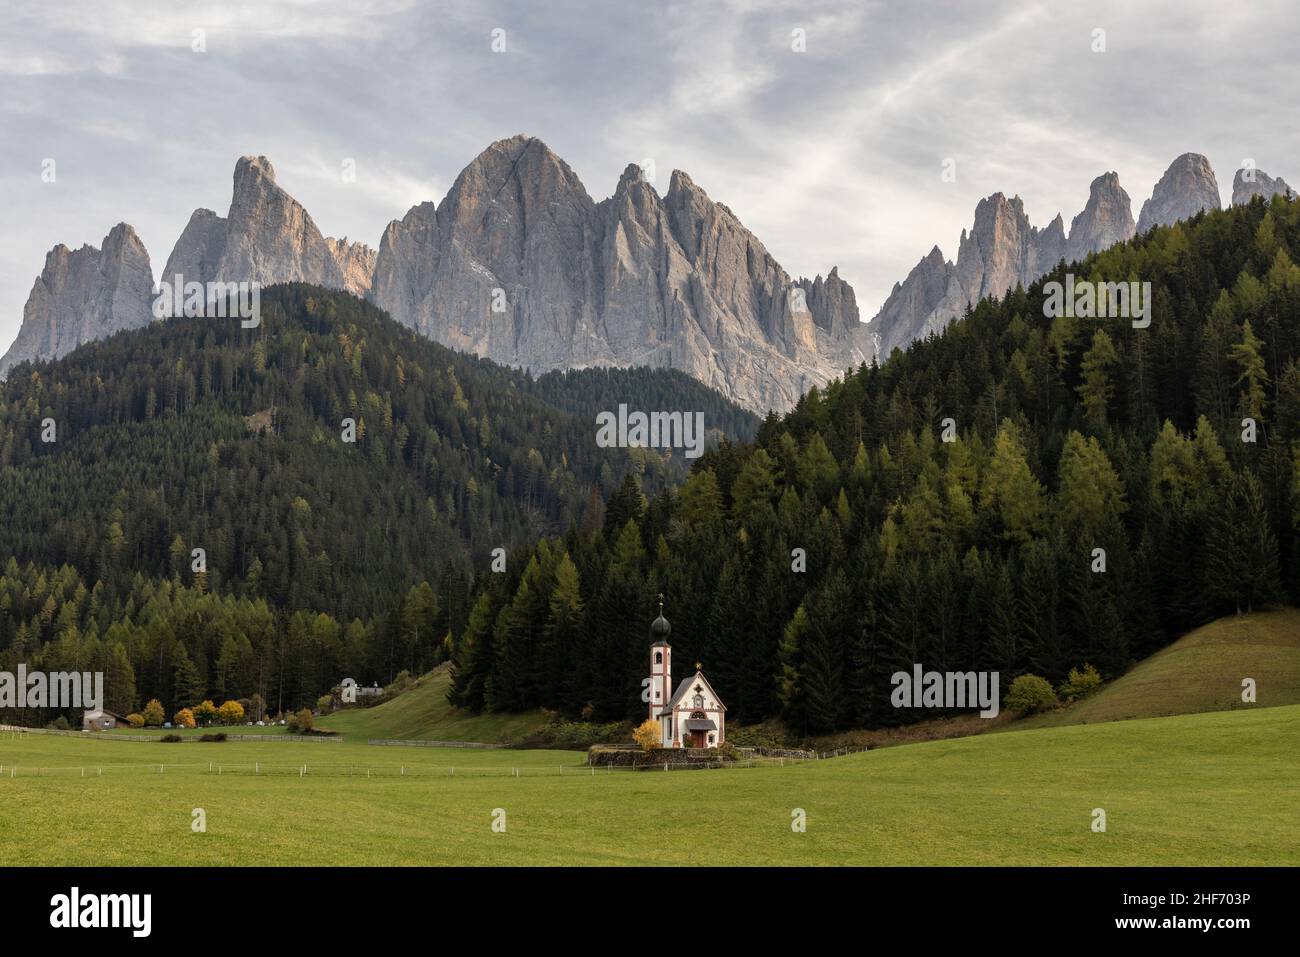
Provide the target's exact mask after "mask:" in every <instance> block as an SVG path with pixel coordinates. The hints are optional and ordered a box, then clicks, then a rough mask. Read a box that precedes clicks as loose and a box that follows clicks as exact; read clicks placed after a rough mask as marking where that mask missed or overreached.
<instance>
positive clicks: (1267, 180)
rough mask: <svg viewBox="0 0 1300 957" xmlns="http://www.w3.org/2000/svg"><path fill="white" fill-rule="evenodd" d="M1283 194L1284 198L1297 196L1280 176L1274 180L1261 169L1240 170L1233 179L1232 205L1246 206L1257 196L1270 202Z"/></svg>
mask: <svg viewBox="0 0 1300 957" xmlns="http://www.w3.org/2000/svg"><path fill="white" fill-rule="evenodd" d="M1279 193H1281V194H1282V195H1283V196H1295V195H1296V191H1295V190H1294V189H1292V188H1291V187H1290V186H1288V185H1287V182H1286V180H1284V179H1282V178H1281V177H1280V176H1279V177H1278V178H1277V179H1274V178H1273V177H1272V176H1269V175H1268V174H1267V173H1265V172H1264V171H1263V170H1261V169H1239V170H1237V174H1236V175H1235V176H1233V178H1232V205H1234V206H1244V205H1245V204H1246V203H1249V202H1250V201H1251V200H1252V199H1254V198H1255V197H1256V196H1262V197H1264V201H1265V202H1268V201H1269V200H1270V199H1272V198H1273V197H1274V196H1276V195H1278V194H1279Z"/></svg>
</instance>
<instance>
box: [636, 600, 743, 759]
mask: <svg viewBox="0 0 1300 957" xmlns="http://www.w3.org/2000/svg"><path fill="white" fill-rule="evenodd" d="M663 597H664V596H663V595H660V596H659V617H658V618H656V619H655V620H654V622H653V623H652V624H651V625H650V637H651V638H653V639H654V643H653V644H652V645H651V646H650V718H651V720H654V721H658V722H659V729H660V744H661V746H662V747H665V748H716V747H718V746H719V745H721V744H722V743H723V742H724V741H726V729H727V725H726V712H727V707H726V705H724V704H723V703H722V699H721V698H719V697H718V693H717V692H716V691H714V690H713V686H712V685H710V684H709V681H708V679H707V678H705V677H704V672H703V671H701V670H700V666H699V663H698V662H697V663H696V666H695V673H694V674H693V675H691V676H690V677H688V678H683V679H682V680H681V683H680V684H678V685H677V689H676V690H675V691H673V693H672V696H671V697H669V695H668V689H669V688H671V687H672V679H673V649H672V646H671V645H669V644H668V636H669V634H671V633H672V626H671V625H669V624H668V619H667V618H665V617H664V601H663Z"/></svg>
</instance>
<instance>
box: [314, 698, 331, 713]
mask: <svg viewBox="0 0 1300 957" xmlns="http://www.w3.org/2000/svg"><path fill="white" fill-rule="evenodd" d="M333 707H334V696H333V695H332V694H323V695H321V696H320V697H319V698H317V699H316V710H317V711H330V710H332V709H333Z"/></svg>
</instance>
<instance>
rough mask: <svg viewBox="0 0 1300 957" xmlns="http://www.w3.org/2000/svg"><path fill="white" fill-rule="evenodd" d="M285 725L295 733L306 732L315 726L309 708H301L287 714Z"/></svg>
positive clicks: (314, 719) (313, 717) (314, 720)
mask: <svg viewBox="0 0 1300 957" xmlns="http://www.w3.org/2000/svg"><path fill="white" fill-rule="evenodd" d="M285 726H286V727H287V728H288V729H289V730H290V731H293V732H295V733H297V734H307V733H309V732H310V731H311V729H312V728H314V727H315V726H316V718H315V716H314V715H313V714H312V713H311V708H303V709H302V710H301V711H298V712H296V713H294V714H291V715H289V720H288V721H287V722H286V725H285Z"/></svg>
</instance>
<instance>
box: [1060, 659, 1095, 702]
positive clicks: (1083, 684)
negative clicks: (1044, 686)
mask: <svg viewBox="0 0 1300 957" xmlns="http://www.w3.org/2000/svg"><path fill="white" fill-rule="evenodd" d="M1100 687H1101V675H1099V674H1098V673H1097V669H1096V668H1094V667H1093V666H1092V665H1090V664H1088V663H1086V662H1085V663H1084V664H1083V666H1082V667H1080V668H1071V669H1070V673H1069V675H1067V676H1066V679H1065V681H1064V682H1063V683H1062V685H1061V687H1060V688H1059V689H1057V690H1058V692H1059V694H1060V695H1061V697H1062V698H1065V699H1066V700H1067V701H1075V700H1077V699H1079V698H1086V697H1088V695H1090V694H1092V693H1093V692H1094V691H1096V690H1097V689H1098V688H1100Z"/></svg>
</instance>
